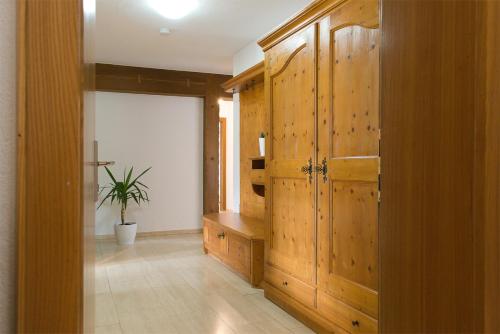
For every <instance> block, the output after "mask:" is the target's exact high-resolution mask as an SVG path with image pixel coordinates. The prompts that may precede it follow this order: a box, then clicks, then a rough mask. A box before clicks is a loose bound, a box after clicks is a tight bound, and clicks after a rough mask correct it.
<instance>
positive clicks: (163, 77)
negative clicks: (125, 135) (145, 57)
mask: <svg viewBox="0 0 500 334" xmlns="http://www.w3.org/2000/svg"><path fill="white" fill-rule="evenodd" d="M230 78H231V76H229V75H222V74H212V73H198V72H186V71H173V70H161V69H154V68H143V67H132V66H121V65H112V64H96V89H97V90H98V91H109V92H118V93H137V94H155V95H174V96H195V97H202V98H203V99H204V105H203V213H210V212H218V211H219V102H218V101H219V99H220V98H231V95H230V94H228V93H226V92H225V91H224V90H223V89H222V87H221V85H222V83H224V82H226V81H227V80H229V79H230Z"/></svg>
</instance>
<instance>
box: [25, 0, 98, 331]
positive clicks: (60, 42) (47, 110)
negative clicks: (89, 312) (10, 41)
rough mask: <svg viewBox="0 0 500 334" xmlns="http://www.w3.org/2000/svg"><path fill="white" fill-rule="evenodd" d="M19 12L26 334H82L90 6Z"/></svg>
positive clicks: (62, 3) (65, 2)
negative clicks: (86, 55)
mask: <svg viewBox="0 0 500 334" xmlns="http://www.w3.org/2000/svg"><path fill="white" fill-rule="evenodd" d="M18 10H19V17H20V18H21V19H20V26H19V30H18V36H19V43H20V47H19V51H20V53H19V54H18V59H19V64H20V65H19V66H20V70H19V86H18V90H20V92H19V95H18V97H19V98H20V100H19V101H18V103H19V110H18V112H19V115H20V116H19V119H20V123H19V130H20V131H19V135H18V137H19V144H20V148H21V149H20V151H19V152H20V153H19V166H20V170H21V173H20V174H18V185H19V186H20V189H19V192H18V213H19V215H18V224H19V258H18V262H19V264H18V268H19V272H18V273H19V276H18V281H19V287H18V290H19V294H18V298H19V302H18V304H19V306H18V331H19V332H21V333H55V332H57V333H81V332H82V331H83V322H84V319H83V306H84V263H83V261H84V260H83V259H84V257H85V247H84V238H83V231H84V223H83V212H84V211H83V208H84V206H83V202H84V198H85V197H86V195H87V194H88V193H87V192H85V191H84V187H83V185H84V183H83V182H84V167H83V166H84V163H83V157H84V146H85V144H84V142H83V138H84V133H83V126H82V120H84V112H83V103H82V101H84V99H83V86H82V83H83V82H84V78H83V73H84V71H83V63H84V60H83V48H82V46H83V44H82V43H83V39H82V36H83V22H84V20H83V7H82V2H81V1H79V0H55V1H23V2H21V3H20V4H19V8H18ZM42 27H43V28H42ZM61 69H63V70H61ZM90 112H91V111H90ZM92 198H93V197H92Z"/></svg>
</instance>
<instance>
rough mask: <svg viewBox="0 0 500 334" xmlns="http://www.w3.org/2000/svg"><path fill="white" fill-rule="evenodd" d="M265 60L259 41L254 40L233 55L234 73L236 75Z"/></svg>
mask: <svg viewBox="0 0 500 334" xmlns="http://www.w3.org/2000/svg"><path fill="white" fill-rule="evenodd" d="M263 60H264V52H263V51H262V48H261V47H260V46H259V45H258V44H257V41H255V42H252V43H250V44H248V45H247V46H245V47H244V48H243V49H241V50H240V51H238V52H237V53H236V54H235V55H234V56H233V75H234V76H236V75H238V74H240V73H241V72H244V71H245V70H247V69H249V68H250V67H252V66H254V65H256V64H258V63H259V62H261V61H263Z"/></svg>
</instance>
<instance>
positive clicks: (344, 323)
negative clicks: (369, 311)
mask: <svg viewBox="0 0 500 334" xmlns="http://www.w3.org/2000/svg"><path fill="white" fill-rule="evenodd" d="M317 300H318V312H319V313H320V314H321V315H323V316H324V317H325V318H327V319H328V320H330V321H332V322H334V323H336V324H337V325H339V326H340V327H342V328H344V329H345V330H347V331H349V332H350V333H353V334H358V333H377V331H378V322H377V320H375V319H373V318H372V317H370V316H368V315H366V314H364V313H362V312H360V311H358V310H356V309H354V308H352V307H350V306H348V305H347V304H344V303H343V302H341V301H339V300H338V299H336V298H334V297H332V296H330V295H328V294H326V293H324V292H321V291H318V299H317Z"/></svg>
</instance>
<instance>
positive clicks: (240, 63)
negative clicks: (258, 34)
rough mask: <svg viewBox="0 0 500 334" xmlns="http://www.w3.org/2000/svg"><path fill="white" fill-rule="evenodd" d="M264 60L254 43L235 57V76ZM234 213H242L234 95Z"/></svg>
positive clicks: (235, 99)
mask: <svg viewBox="0 0 500 334" xmlns="http://www.w3.org/2000/svg"><path fill="white" fill-rule="evenodd" d="M262 60H264V52H262V49H261V48H260V46H259V45H258V44H257V42H253V43H250V44H248V45H247V46H245V47H244V48H243V49H241V50H240V51H239V52H237V53H236V54H235V55H234V56H233V75H234V76H236V75H238V74H240V73H241V72H244V71H245V70H247V69H249V68H250V67H252V66H254V65H256V64H258V63H259V62H261V61H262ZM233 122H234V128H233V168H234V173H233V211H235V212H240V95H239V94H234V95H233Z"/></svg>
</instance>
